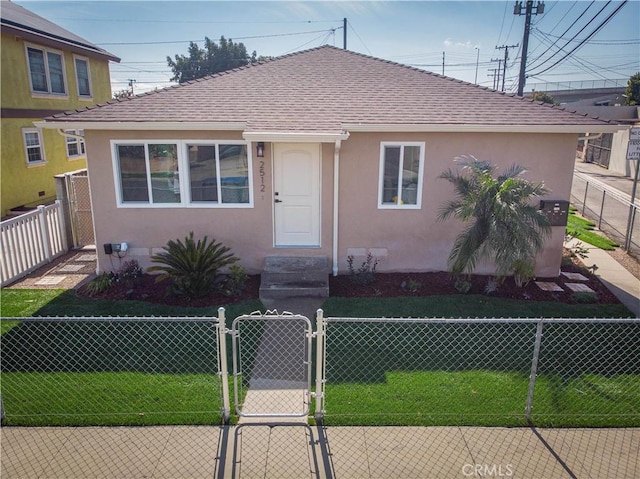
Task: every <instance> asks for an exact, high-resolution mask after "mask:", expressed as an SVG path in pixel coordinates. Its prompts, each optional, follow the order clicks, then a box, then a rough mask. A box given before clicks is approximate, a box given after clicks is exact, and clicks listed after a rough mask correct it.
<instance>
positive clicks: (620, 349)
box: [325, 318, 640, 426]
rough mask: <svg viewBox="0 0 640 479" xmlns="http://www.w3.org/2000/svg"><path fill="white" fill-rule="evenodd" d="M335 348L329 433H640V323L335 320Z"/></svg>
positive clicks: (331, 342)
mask: <svg viewBox="0 0 640 479" xmlns="http://www.w3.org/2000/svg"><path fill="white" fill-rule="evenodd" d="M539 326H540V334H537V332H538V327H539ZM326 343H327V346H326V347H327V351H326V357H327V359H326V402H325V410H326V416H325V420H326V423H327V424H329V425H333V424H362V425H394V424H397V425H487V426H511V425H524V424H527V419H528V418H527V415H526V410H527V407H529V409H530V411H531V414H530V419H531V421H532V422H533V423H534V424H536V425H540V426H640V321H638V320H633V319H630V320H618V319H603V320H600V319H598V320H573V319H566V320H565V319H553V320H531V319H509V320H498V319H455V320H445V319H442V320H438V319H353V318H329V319H328V320H327V337H326ZM535 367H537V368H538V370H537V374H536V372H535ZM532 379H533V380H532Z"/></svg>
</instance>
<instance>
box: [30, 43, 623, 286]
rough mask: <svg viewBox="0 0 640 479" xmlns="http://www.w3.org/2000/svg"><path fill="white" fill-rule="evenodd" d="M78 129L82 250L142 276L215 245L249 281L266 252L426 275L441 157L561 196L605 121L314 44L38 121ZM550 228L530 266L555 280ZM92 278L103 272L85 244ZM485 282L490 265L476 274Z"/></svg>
mask: <svg viewBox="0 0 640 479" xmlns="http://www.w3.org/2000/svg"><path fill="white" fill-rule="evenodd" d="M42 126H44V127H45V128H60V129H65V130H66V129H76V130H84V134H85V143H86V148H87V154H88V157H87V160H88V170H89V177H90V184H91V196H92V201H93V213H94V222H95V233H96V242H97V244H98V245H102V244H103V243H121V242H127V243H128V245H129V250H128V251H127V257H128V258H135V259H137V260H138V261H139V262H140V264H141V265H143V266H148V265H149V264H150V263H149V256H150V255H151V254H153V253H154V252H156V251H157V250H158V249H159V248H161V247H162V246H164V245H165V244H166V243H167V241H168V240H171V239H176V238H184V237H185V236H186V235H187V234H188V232H189V231H194V232H195V234H196V237H202V236H204V235H207V236H209V238H212V237H213V238H216V239H217V240H219V241H222V242H223V243H224V244H226V245H228V246H231V247H232V248H233V251H234V252H235V253H236V255H238V256H239V257H240V258H241V263H242V264H243V265H244V266H245V267H246V268H247V270H248V271H249V272H254V273H255V272H259V271H260V270H261V269H262V267H263V264H264V261H265V258H266V257H268V256H274V255H286V256H322V257H326V258H328V260H329V264H330V265H331V266H332V269H333V272H334V273H337V272H339V271H345V270H346V268H347V257H348V256H349V255H354V256H356V261H357V258H358V257H364V256H365V255H366V254H367V253H368V252H371V253H372V254H373V255H374V256H375V257H377V258H378V260H379V265H378V270H379V271H438V270H446V269H447V257H448V255H449V251H450V249H451V246H452V242H453V240H454V238H455V237H456V235H457V234H458V233H459V232H460V231H461V229H462V227H463V225H461V224H457V223H456V222H455V221H447V222H438V221H437V219H436V218H437V213H438V210H439V209H440V207H441V206H442V204H443V202H444V201H446V200H447V199H450V198H451V197H452V195H453V192H452V189H451V186H450V184H449V183H448V182H446V181H443V180H438V176H439V175H440V174H441V173H442V172H443V171H444V170H446V169H447V168H454V167H455V164H454V163H453V160H454V157H456V156H460V155H473V156H475V157H477V158H479V159H482V160H488V161H491V162H492V163H494V164H496V165H498V167H505V166H508V165H510V164H512V163H519V164H521V165H524V166H526V167H527V168H528V169H529V171H530V173H528V178H529V179H531V180H536V181H539V180H542V181H544V183H545V185H546V187H547V188H548V189H549V190H550V192H551V193H550V196H549V198H548V199H553V200H568V199H569V194H570V190H571V181H572V171H573V164H574V159H575V153H576V144H577V141H578V137H579V136H580V134H584V133H586V132H589V133H607V132H614V131H616V130H618V129H619V128H620V127H618V126H617V125H615V124H612V123H609V122H607V121H602V120H598V119H595V118H591V117H588V116H584V115H578V114H575V113H572V112H570V111H567V110H565V109H563V108H560V107H553V106H550V105H546V104H540V103H535V102H532V101H531V100H528V99H525V98H521V97H517V96H513V95H505V94H502V93H498V92H495V91H491V90H488V89H486V88H483V87H479V86H476V85H472V84H469V83H465V82H462V81H459V80H455V79H452V78H447V77H443V76H440V75H437V74H434V73H428V72H425V71H422V70H418V69H415V68H411V67H407V66H404V65H401V64H397V63H393V62H389V61H385V60H381V59H377V58H373V57H369V56H364V55H361V54H358V53H354V52H350V51H346V50H340V49H337V48H334V47H330V46H324V47H320V48H315V49H312V50H307V51H303V52H299V53H295V54H291V55H287V56H283V57H280V58H276V59H274V60H271V61H267V62H263V63H258V64H254V65H250V66H246V67H243V68H238V69H236V70H231V71H227V72H224V73H220V74H217V75H213V76H210V77H207V78H203V79H200V80H196V81H192V82H189V83H186V84H183V85H180V86H175V87H172V88H168V89H166V90H162V91H158V92H154V93H149V94H145V95H141V96H138V97H135V98H132V99H127V100H122V101H117V102H110V103H108V104H105V105H100V106H92V107H88V108H86V109H84V110H81V111H77V112H68V113H65V114H62V115H57V116H55V117H52V118H49V119H47V120H46V121H45V122H44V124H43V125H42ZM563 237H564V227H562V226H556V227H553V233H552V237H551V238H550V239H549V240H548V242H547V245H546V247H545V249H544V251H543V252H542V253H541V254H540V256H539V257H538V258H537V261H536V274H537V275H538V276H554V275H557V274H558V273H559V269H560V260H561V251H562V243H563ZM98 253H99V255H98V256H99V260H98V261H99V269H100V270H107V271H108V270H111V269H115V268H117V267H118V264H117V262H114V261H112V260H113V258H109V257H108V256H107V255H105V254H104V252H103V251H102V247H101V246H99V248H98ZM483 268H484V270H485V272H491V265H484V266H483Z"/></svg>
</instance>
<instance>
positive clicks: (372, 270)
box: [347, 253, 378, 285]
mask: <svg viewBox="0 0 640 479" xmlns="http://www.w3.org/2000/svg"><path fill="white" fill-rule="evenodd" d="M353 259H354V258H353V256H352V255H349V256H348V257H347V264H348V265H349V281H351V283H352V284H361V285H364V284H371V283H373V282H374V281H375V280H376V267H377V266H378V260H377V259H376V260H374V258H373V255H372V254H371V253H367V258H366V259H365V260H364V261H363V262H362V265H360V267H359V268H358V271H356V270H355V268H354V267H353Z"/></svg>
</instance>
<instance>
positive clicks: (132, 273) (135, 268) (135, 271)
mask: <svg viewBox="0 0 640 479" xmlns="http://www.w3.org/2000/svg"><path fill="white" fill-rule="evenodd" d="M143 274H144V272H143V271H142V268H141V267H140V264H139V263H138V261H137V260H135V259H131V260H129V261H125V262H124V263H123V264H122V266H120V268H119V269H118V271H116V273H115V278H114V280H115V281H116V282H118V283H124V284H128V285H131V284H133V283H134V282H135V281H137V280H138V279H139V278H142V275H143Z"/></svg>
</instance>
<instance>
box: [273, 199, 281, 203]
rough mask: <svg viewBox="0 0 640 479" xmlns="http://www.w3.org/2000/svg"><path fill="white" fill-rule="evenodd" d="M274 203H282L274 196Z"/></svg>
mask: <svg viewBox="0 0 640 479" xmlns="http://www.w3.org/2000/svg"><path fill="white" fill-rule="evenodd" d="M273 202H274V203H282V200H279V199H278V198H276V199H275V200H273Z"/></svg>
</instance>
